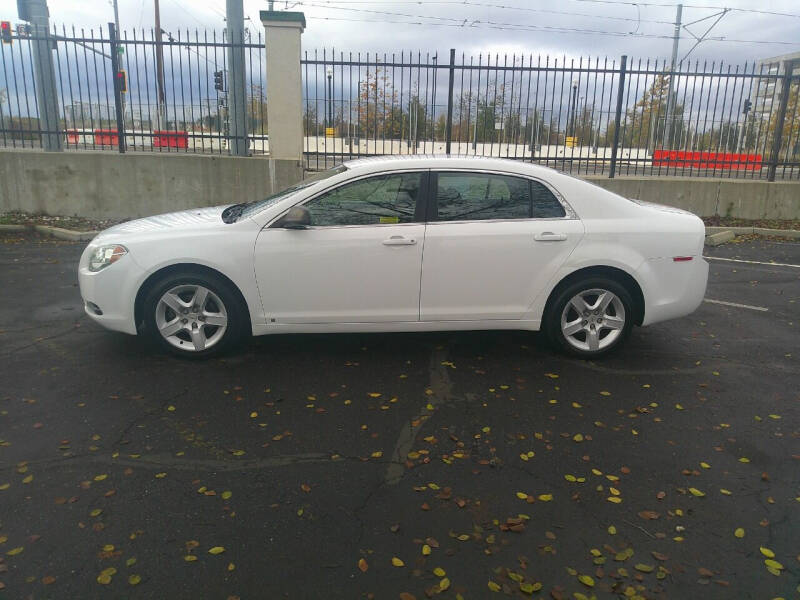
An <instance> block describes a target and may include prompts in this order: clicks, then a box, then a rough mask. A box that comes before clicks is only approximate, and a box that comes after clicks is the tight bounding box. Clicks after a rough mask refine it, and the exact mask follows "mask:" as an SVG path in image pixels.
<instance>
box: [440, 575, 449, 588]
mask: <svg viewBox="0 0 800 600" xmlns="http://www.w3.org/2000/svg"><path fill="white" fill-rule="evenodd" d="M449 587H450V580H449V579H448V578H447V577H445V578H444V579H442V580H441V581H440V582H439V589H440V590H442V591H445V590H446V589H447V588H449Z"/></svg>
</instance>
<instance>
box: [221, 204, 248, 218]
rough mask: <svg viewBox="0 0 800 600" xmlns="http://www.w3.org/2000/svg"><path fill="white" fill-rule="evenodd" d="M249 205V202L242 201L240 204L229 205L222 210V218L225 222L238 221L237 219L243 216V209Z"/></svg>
mask: <svg viewBox="0 0 800 600" xmlns="http://www.w3.org/2000/svg"><path fill="white" fill-rule="evenodd" d="M247 205H248V203H247V202H241V203H239V204H233V205H232V206H229V207H228V208H226V209H225V210H223V211H222V220H223V221H224V222H225V223H234V222H236V219H238V218H239V217H240V216H241V214H242V211H243V210H244V209H245V207H246V206H247Z"/></svg>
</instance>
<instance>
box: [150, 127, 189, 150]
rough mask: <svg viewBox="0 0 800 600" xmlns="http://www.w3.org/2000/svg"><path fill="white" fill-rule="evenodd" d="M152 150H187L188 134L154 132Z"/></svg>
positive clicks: (184, 132)
mask: <svg viewBox="0 0 800 600" xmlns="http://www.w3.org/2000/svg"><path fill="white" fill-rule="evenodd" d="M153 147H154V148H188V147H189V132H187V131H158V130H157V131H154V132H153Z"/></svg>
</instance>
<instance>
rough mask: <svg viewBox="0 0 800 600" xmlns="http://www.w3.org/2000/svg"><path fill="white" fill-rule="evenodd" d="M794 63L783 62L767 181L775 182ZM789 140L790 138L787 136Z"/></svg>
mask: <svg viewBox="0 0 800 600" xmlns="http://www.w3.org/2000/svg"><path fill="white" fill-rule="evenodd" d="M793 71H794V61H791V60H785V61H783V79H782V80H781V100H780V104H779V105H778V118H777V120H776V122H775V131H773V132H772V152H771V153H770V156H769V170H768V171H767V181H775V171H776V170H777V169H778V159H779V158H780V153H781V142H782V141H783V124H784V123H785V122H786V107H787V106H788V105H789V94H790V92H791V88H792V74H793ZM789 137H790V138H791V136H789Z"/></svg>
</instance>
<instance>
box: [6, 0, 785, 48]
mask: <svg viewBox="0 0 800 600" xmlns="http://www.w3.org/2000/svg"><path fill="white" fill-rule="evenodd" d="M7 5H8V6H7V8H12V7H11V3H10V2H8V3H7ZM119 5H120V6H119V10H120V25H121V27H122V28H123V29H130V28H142V27H144V28H150V27H152V24H153V0H119ZM49 6H50V14H51V21H52V22H53V23H56V24H58V25H60V24H62V23H63V24H66V25H73V24H74V25H76V26H83V27H92V26H94V27H98V26H103V27H104V26H105V24H106V23H107V22H108V21H111V20H113V9H112V6H111V2H110V0H90V1H88V2H86V1H84V2H77V1H76V0H49ZM723 7H728V8H729V9H732V10H729V11H728V12H727V13H726V14H724V16H722V18H721V19H720V21H719V22H718V23H717V24H716V25H715V26H714V27H713V29H712V30H711V32H710V33H709V34H708V38H709V40H708V41H705V42H703V43H701V44H700V45H699V46H698V47H697V48H695V49H694V50H693V51H692V52H691V55H690V58H691V59H701V60H705V59H708V60H715V61H719V60H720V59H722V60H724V61H725V62H732V63H743V62H745V61H752V60H754V59H759V58H764V57H770V56H775V55H781V54H787V53H792V52H800V2H798V0H694V2H693V3H687V4H685V5H684V8H683V23H684V24H687V27H688V29H689V30H690V31H691V32H693V33H694V34H695V35H697V36H701V35H702V34H703V33H705V31H706V29H707V28H708V27H709V26H710V25H712V24H713V23H714V21H715V20H716V19H717V16H719V13H720V12H721V11H722V10H723ZM244 8H245V16H246V17H250V20H249V21H247V25H248V27H249V28H250V29H251V30H252V31H253V32H256V31H259V30H261V31H263V30H262V26H261V24H260V22H259V11H260V10H265V9H266V8H267V2H266V0H244ZM275 8H276V9H280V10H284V9H286V8H288V9H289V10H295V11H302V12H304V13H305V15H306V19H307V24H308V26H307V29H306V32H305V34H304V36H303V47H304V49H306V50H313V49H315V48H316V49H322V48H331V47H335V48H336V49H337V51H338V50H345V51H351V50H352V51H370V52H373V51H376V50H379V51H387V52H392V51H400V50H414V51H416V50H422V51H423V52H425V51H431V52H435V51H438V52H439V53H440V55H444V54H445V53H446V51H447V49H448V48H451V47H454V48H456V49H457V50H458V52H459V53H461V52H465V53H466V54H468V55H469V54H476V55H477V54H478V53H484V54H485V53H487V52H490V53H497V52H499V53H501V54H502V53H506V52H507V53H524V54H526V55H527V54H531V53H532V54H534V55H536V54H542V55H546V54H549V55H551V56H553V55H555V56H560V55H567V56H569V57H578V56H588V55H591V56H598V55H599V56H605V55H608V56H613V57H617V56H619V55H621V54H628V55H629V56H632V57H650V58H665V57H669V55H670V52H671V49H672V39H671V37H672V34H673V28H674V26H673V25H672V23H673V22H674V20H675V11H676V5H675V4H672V3H669V2H668V1H667V0H652V1H651V2H648V1H645V2H633V1H625V0H559V1H558V2H553V1H552V0H416V1H413V2H412V1H405V0H308V1H303V2H293V1H289V2H285V1H282V0H279V1H276V2H275ZM12 10H13V8H12ZM753 11H762V12H753ZM224 14H225V0H161V23H162V28H163V29H165V30H167V31H171V32H175V31H176V30H177V29H187V28H188V29H191V30H194V29H201V28H203V29H217V30H221V29H222V28H223V27H224V21H223V18H224ZM9 16H12V15H9ZM708 17H711V18H708ZM3 18H8V17H5V16H4V17H3ZM701 19H703V20H701ZM692 22H695V23H694V24H690V23H692ZM781 42H784V43H781ZM692 46H694V39H693V38H692V36H691V34H690V33H689V32H688V31H686V29H684V30H683V31H682V32H681V43H680V50H679V55H678V57H679V58H683V57H684V56H685V55H686V53H687V52H689V51H690V49H691V48H692Z"/></svg>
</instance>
